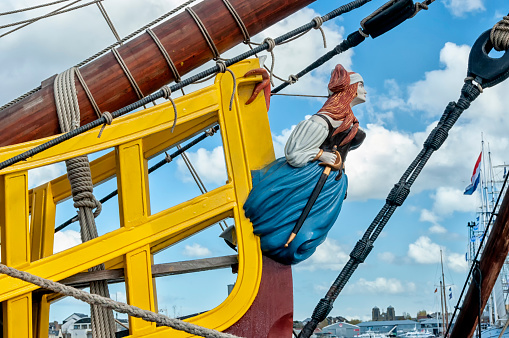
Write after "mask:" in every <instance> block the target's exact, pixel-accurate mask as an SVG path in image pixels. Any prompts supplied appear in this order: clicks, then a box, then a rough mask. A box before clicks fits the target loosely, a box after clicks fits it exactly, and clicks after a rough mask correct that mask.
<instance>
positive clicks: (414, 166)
mask: <svg viewBox="0 0 509 338" xmlns="http://www.w3.org/2000/svg"><path fill="white" fill-rule="evenodd" d="M480 94H481V92H480V90H479V88H478V87H477V86H475V85H474V84H472V83H471V82H467V83H465V84H464V85H463V88H462V89H461V96H460V98H459V100H458V102H457V103H456V102H451V103H449V105H447V108H446V109H445V111H444V113H443V115H442V117H441V118H440V121H439V122H438V125H437V126H436V127H435V129H434V130H433V131H431V133H430V135H429V136H428V138H427V139H426V141H425V142H424V144H423V149H422V150H421V151H420V152H419V154H418V155H417V157H416V158H415V159H414V161H413V162H412V163H411V164H410V166H409V167H408V168H407V170H405V172H404V174H403V176H402V177H401V178H400V180H399V181H398V183H396V185H395V186H394V188H393V189H392V190H391V191H390V193H389V195H388V196H387V199H386V202H385V205H384V206H383V207H382V209H381V210H380V212H379V213H378V214H377V216H376V217H375V219H374V220H373V222H372V223H371V224H370V225H369V227H368V229H367V230H366V232H365V233H364V235H363V236H362V239H361V240H360V241H359V242H357V244H356V245H355V247H354V249H353V250H352V252H351V253H350V259H349V260H348V262H347V263H346V264H345V266H344V267H343V269H342V270H341V272H340V274H339V275H338V277H337V278H336V280H335V281H334V283H333V284H332V286H331V287H330V289H329V291H328V292H327V294H326V296H325V297H324V298H322V299H321V300H320V302H319V303H318V305H317V306H316V308H315V311H314V312H313V315H312V317H311V320H310V321H309V322H308V323H307V324H306V325H305V326H304V328H303V329H302V331H301V333H300V334H299V338H309V337H310V336H311V334H312V333H313V332H314V330H315V329H316V327H317V325H318V323H320V322H321V321H323V320H324V319H325V318H327V315H328V314H329V313H330V311H331V310H332V306H333V303H334V301H335V300H336V298H337V297H338V296H339V294H340V292H341V291H342V290H343V288H344V287H345V285H346V283H347V282H348V280H349V279H350V277H351V276H352V274H353V273H354V272H355V270H356V269H357V267H358V266H359V264H360V263H363V262H364V260H365V259H366V257H367V256H368V254H369V253H370V251H371V250H372V249H373V243H374V242H375V240H376V239H377V238H378V236H379V235H380V233H381V232H382V230H383V228H384V227H385V225H386V224H387V222H388V221H389V219H390V217H391V216H392V214H393V213H394V211H395V210H396V208H397V207H398V206H401V205H402V204H403V202H404V201H405V199H406V197H407V196H408V195H409V193H410V187H411V186H412V184H413V183H414V182H415V179H416V178H417V176H419V174H420V172H421V171H422V169H423V168H424V166H425V165H426V163H427V161H428V160H429V158H430V157H431V155H432V154H433V152H434V151H436V150H438V148H440V146H441V145H442V144H443V142H444V141H445V139H447V135H448V133H449V130H450V129H451V128H452V126H453V125H454V123H456V121H457V120H458V118H459V117H460V116H461V114H462V113H463V111H465V110H466V109H468V107H469V106H470V103H471V102H472V101H474V100H475V99H476V98H477V97H478V96H479V95H480ZM324 304H326V305H327V311H325V310H324V306H325V305H324ZM324 315H325V316H324Z"/></svg>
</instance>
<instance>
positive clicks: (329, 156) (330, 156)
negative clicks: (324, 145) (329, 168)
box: [318, 151, 338, 165]
mask: <svg viewBox="0 0 509 338" xmlns="http://www.w3.org/2000/svg"><path fill="white" fill-rule="evenodd" d="M337 157H338V156H337V155H336V154H335V153H329V152H327V151H324V152H323V153H322V154H321V155H320V157H318V160H319V161H320V162H322V163H324V164H328V165H334V163H336V159H337Z"/></svg>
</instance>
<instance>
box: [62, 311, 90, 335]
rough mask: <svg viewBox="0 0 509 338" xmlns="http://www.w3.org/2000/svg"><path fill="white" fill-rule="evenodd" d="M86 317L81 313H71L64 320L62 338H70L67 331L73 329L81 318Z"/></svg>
mask: <svg viewBox="0 0 509 338" xmlns="http://www.w3.org/2000/svg"><path fill="white" fill-rule="evenodd" d="M87 317H88V316H87V315H85V314H83V313H73V314H72V315H70V316H69V317H67V318H66V319H64V321H63V323H62V326H61V330H62V335H63V337H64V338H71V333H70V332H69V329H72V328H73V327H74V323H75V322H76V321H78V320H80V319H82V318H87Z"/></svg>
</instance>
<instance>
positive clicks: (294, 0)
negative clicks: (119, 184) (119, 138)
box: [0, 0, 314, 146]
mask: <svg viewBox="0 0 509 338" xmlns="http://www.w3.org/2000/svg"><path fill="white" fill-rule="evenodd" d="M313 1H314V0H230V3H231V4H232V5H233V7H234V8H235V10H236V11H237V13H238V14H239V16H240V17H241V18H242V21H243V22H244V24H245V26H246V28H247V30H248V32H249V34H250V35H251V36H253V35H255V34H257V33H259V32H260V31H262V30H264V29H265V28H267V27H269V26H271V25H273V24H275V23H277V22H278V21H280V20H282V19H284V18H285V17H287V16H289V15H290V14H292V13H294V12H296V11H297V10H299V9H301V8H303V7H305V6H307V5H309V4H310V3H312V2H313ZM192 8H193V10H194V12H195V13H196V14H197V15H198V17H199V18H200V19H201V21H202V22H203V24H204V26H205V27H206V29H207V31H208V32H209V34H210V35H211V37H212V39H213V40H214V43H215V45H216V47H217V49H218V50H219V52H220V53H223V52H224V51H226V50H228V49H230V48H232V47H233V46H235V45H237V44H239V43H241V42H242V41H243V39H244V37H243V35H242V31H241V30H240V28H239V26H238V24H237V23H236V22H235V19H234V17H233V16H232V14H231V13H230V11H229V10H228V8H227V7H226V5H225V4H224V3H223V1H222V0H205V1H203V2H201V3H199V4H198V5H196V6H194V7H192ZM152 30H153V32H154V33H155V34H156V36H157V37H158V38H159V40H160V41H161V43H162V45H163V46H164V48H165V49H166V50H167V52H168V54H169V55H170V57H171V58H172V60H173V62H174V63H175V66H176V68H177V70H178V72H179V74H180V75H183V74H186V73H188V72H189V71H191V70H193V69H195V68H197V67H198V66H201V65H203V64H204V63H205V62H207V61H209V60H211V59H212V58H213V56H214V55H213V53H212V51H211V50H210V48H209V46H208V45H207V43H206V41H205V38H204V37H203V35H202V33H201V31H200V29H199V27H198V26H197V24H196V22H195V21H194V19H193V18H192V17H191V15H190V14H189V13H188V12H187V11H184V12H182V13H180V14H179V15H177V16H175V17H173V18H171V19H169V20H167V21H165V22H163V23H162V24H160V25H159V26H157V27H154V28H153V29H152ZM118 51H119V53H120V55H121V56H122V58H123V60H124V61H125V63H126V65H127V68H128V69H129V70H130V72H131V74H132V75H133V77H134V79H135V80H136V82H137V83H138V85H139V87H140V88H141V91H142V92H143V94H145V95H148V94H150V93H152V92H154V91H156V90H158V89H159V88H160V87H162V86H163V85H165V84H167V83H169V82H171V81H173V80H174V78H173V74H172V72H171V70H170V68H169V66H168V64H167V62H166V60H165V59H164V56H163V54H162V53H161V51H160V50H159V49H158V47H157V45H156V44H155V43H154V40H153V39H152V38H151V37H150V36H149V35H148V34H147V33H144V34H142V35H140V36H138V37H137V38H135V39H133V40H131V41H129V42H128V43H127V44H125V45H123V46H121V47H119V48H118ZM80 71H81V74H82V75H83V78H84V80H85V83H86V84H87V85H88V87H89V89H90V91H91V93H92V95H93V97H94V98H95V101H96V102H97V104H98V105H99V108H100V109H101V111H110V112H112V111H115V110H117V109H119V108H121V107H123V106H125V105H128V104H130V103H132V102H134V101H136V100H138V96H137V95H136V92H135V90H134V89H133V87H132V86H131V84H130V82H129V80H128V78H127V77H126V76H125V74H124V72H123V71H122V68H121V67H120V65H119V64H118V61H117V60H116V59H115V56H114V55H113V54H112V53H107V54H105V55H104V56H102V57H101V58H99V59H97V60H95V61H92V62H90V63H88V64H87V65H85V66H83V67H82V68H80ZM76 87H77V90H78V100H79V106H80V110H81V124H86V123H89V122H91V121H93V120H95V119H96V118H97V117H96V114H95V112H94V110H93V108H92V105H91V104H90V102H89V100H88V98H87V96H86V94H85V92H84V90H83V88H82V86H81V84H80V83H79V81H76ZM58 133H60V128H59V126H58V119H57V115H56V109H55V102H54V97H53V78H50V79H47V80H45V81H43V82H42V88H41V90H39V91H38V92H36V93H34V94H32V95H30V96H28V97H26V98H25V99H23V100H22V101H20V102H18V103H16V104H14V105H12V106H10V107H9V108H6V109H4V110H3V111H1V112H0V146H6V145H10V144H16V143H21V142H26V141H30V140H34V139H38V138H43V137H47V136H51V135H55V134H58Z"/></svg>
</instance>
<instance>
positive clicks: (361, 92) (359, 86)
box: [350, 81, 367, 107]
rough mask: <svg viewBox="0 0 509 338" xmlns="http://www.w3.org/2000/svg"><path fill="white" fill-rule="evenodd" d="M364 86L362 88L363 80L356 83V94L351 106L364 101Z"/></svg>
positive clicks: (365, 92)
mask: <svg viewBox="0 0 509 338" xmlns="http://www.w3.org/2000/svg"><path fill="white" fill-rule="evenodd" d="M366 94H367V91H366V88H364V82H362V81H361V82H358V83H357V96H356V97H355V98H354V99H353V100H352V103H351V104H350V107H353V106H355V105H357V104H360V103H364V102H366Z"/></svg>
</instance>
